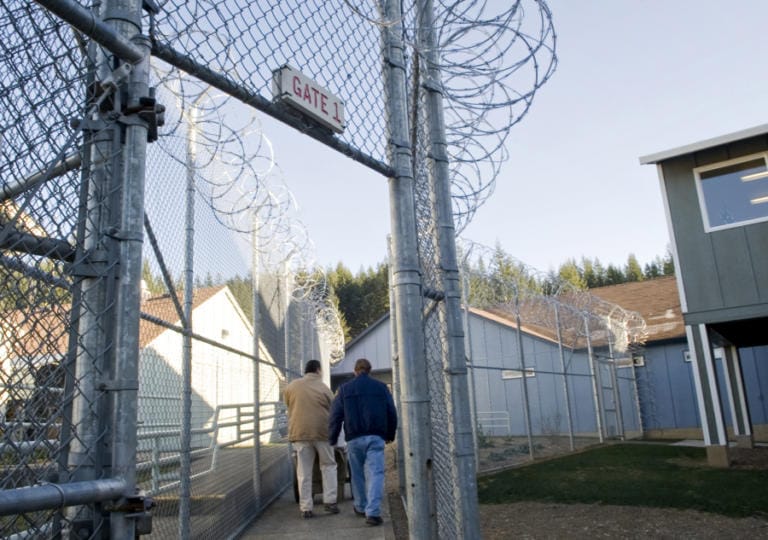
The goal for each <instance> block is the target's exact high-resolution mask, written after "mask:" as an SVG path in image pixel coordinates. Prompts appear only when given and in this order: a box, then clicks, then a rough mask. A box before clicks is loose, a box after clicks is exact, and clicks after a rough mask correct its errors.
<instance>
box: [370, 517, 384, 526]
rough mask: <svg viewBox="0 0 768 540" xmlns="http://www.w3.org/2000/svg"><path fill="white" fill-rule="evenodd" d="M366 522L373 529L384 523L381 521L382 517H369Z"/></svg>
mask: <svg viewBox="0 0 768 540" xmlns="http://www.w3.org/2000/svg"><path fill="white" fill-rule="evenodd" d="M365 522H366V523H367V524H368V525H371V526H372V527H375V526H377V525H381V524H382V523H384V520H383V519H381V517H379V516H367V517H366V518H365Z"/></svg>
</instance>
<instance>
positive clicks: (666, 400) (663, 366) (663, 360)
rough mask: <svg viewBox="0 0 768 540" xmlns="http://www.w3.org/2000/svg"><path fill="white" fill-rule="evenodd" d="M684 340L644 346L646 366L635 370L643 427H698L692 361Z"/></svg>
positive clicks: (699, 424)
mask: <svg viewBox="0 0 768 540" xmlns="http://www.w3.org/2000/svg"><path fill="white" fill-rule="evenodd" d="M687 350H688V344H687V342H686V341H684V340H680V341H677V342H674V343H668V344H663V345H649V346H648V347H646V349H645V366H643V367H638V368H636V370H635V373H636V374H637V385H638V393H639V394H640V411H641V414H642V418H643V428H644V429H646V430H649V429H662V430H663V429H679V428H696V427H700V426H701V423H700V421H699V411H698V408H697V405H696V388H695V386H694V380H693V371H692V368H691V363H690V362H686V361H685V355H684V352H685V351H687Z"/></svg>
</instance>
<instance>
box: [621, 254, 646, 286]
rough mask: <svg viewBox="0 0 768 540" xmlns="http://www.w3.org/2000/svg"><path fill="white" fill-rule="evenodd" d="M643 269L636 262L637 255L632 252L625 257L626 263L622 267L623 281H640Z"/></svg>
mask: <svg viewBox="0 0 768 540" xmlns="http://www.w3.org/2000/svg"><path fill="white" fill-rule="evenodd" d="M642 279H643V270H642V269H641V268H640V263H639V262H637V257H635V255H634V254H633V253H630V254H629V257H627V265H626V266H625V267H624V280H625V281H642Z"/></svg>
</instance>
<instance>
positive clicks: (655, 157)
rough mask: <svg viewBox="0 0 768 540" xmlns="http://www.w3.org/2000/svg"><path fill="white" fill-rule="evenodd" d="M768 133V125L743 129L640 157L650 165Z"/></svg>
mask: <svg viewBox="0 0 768 540" xmlns="http://www.w3.org/2000/svg"><path fill="white" fill-rule="evenodd" d="M767 133H768V124H761V125H759V126H755V127H752V128H749V129H743V130H741V131H737V132H735V133H729V134H727V135H720V136H719V137H715V138H713V139H705V140H703V141H700V142H696V143H692V144H687V145H685V146H680V147H677V148H672V149H671V150H664V151H662V152H656V153H655V154H648V155H647V156H641V157H640V164H641V165H649V164H653V163H659V162H661V161H665V160H667V159H670V158H675V157H679V156H684V155H686V154H692V153H694V152H698V151H699V150H706V149H707V148H713V147H715V146H721V145H723V144H729V143H732V142H736V141H741V140H743V139H749V138H750V137H757V136H760V135H765V134H767Z"/></svg>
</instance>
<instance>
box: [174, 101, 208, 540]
mask: <svg viewBox="0 0 768 540" xmlns="http://www.w3.org/2000/svg"><path fill="white" fill-rule="evenodd" d="M205 94H206V92H203V93H202V94H201V95H200V96H199V97H198V98H197V99H196V100H195V101H194V102H193V103H192V104H191V107H190V110H189V116H188V117H187V156H186V158H187V162H186V168H187V178H186V180H187V186H186V199H185V204H184V321H183V323H184V334H183V336H182V338H181V340H182V347H181V351H182V353H181V441H180V443H181V444H180V446H181V451H180V456H179V457H180V461H181V463H180V470H179V475H180V485H179V516H178V519H179V521H178V530H179V538H181V539H186V538H189V535H190V525H189V517H190V508H191V505H192V503H191V500H192V480H191V475H192V457H191V451H192V332H194V329H193V327H192V308H193V303H194V287H195V159H196V151H197V148H196V147H195V145H196V143H197V132H196V130H197V105H198V103H199V101H200V99H202V97H203V96H204V95H205Z"/></svg>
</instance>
